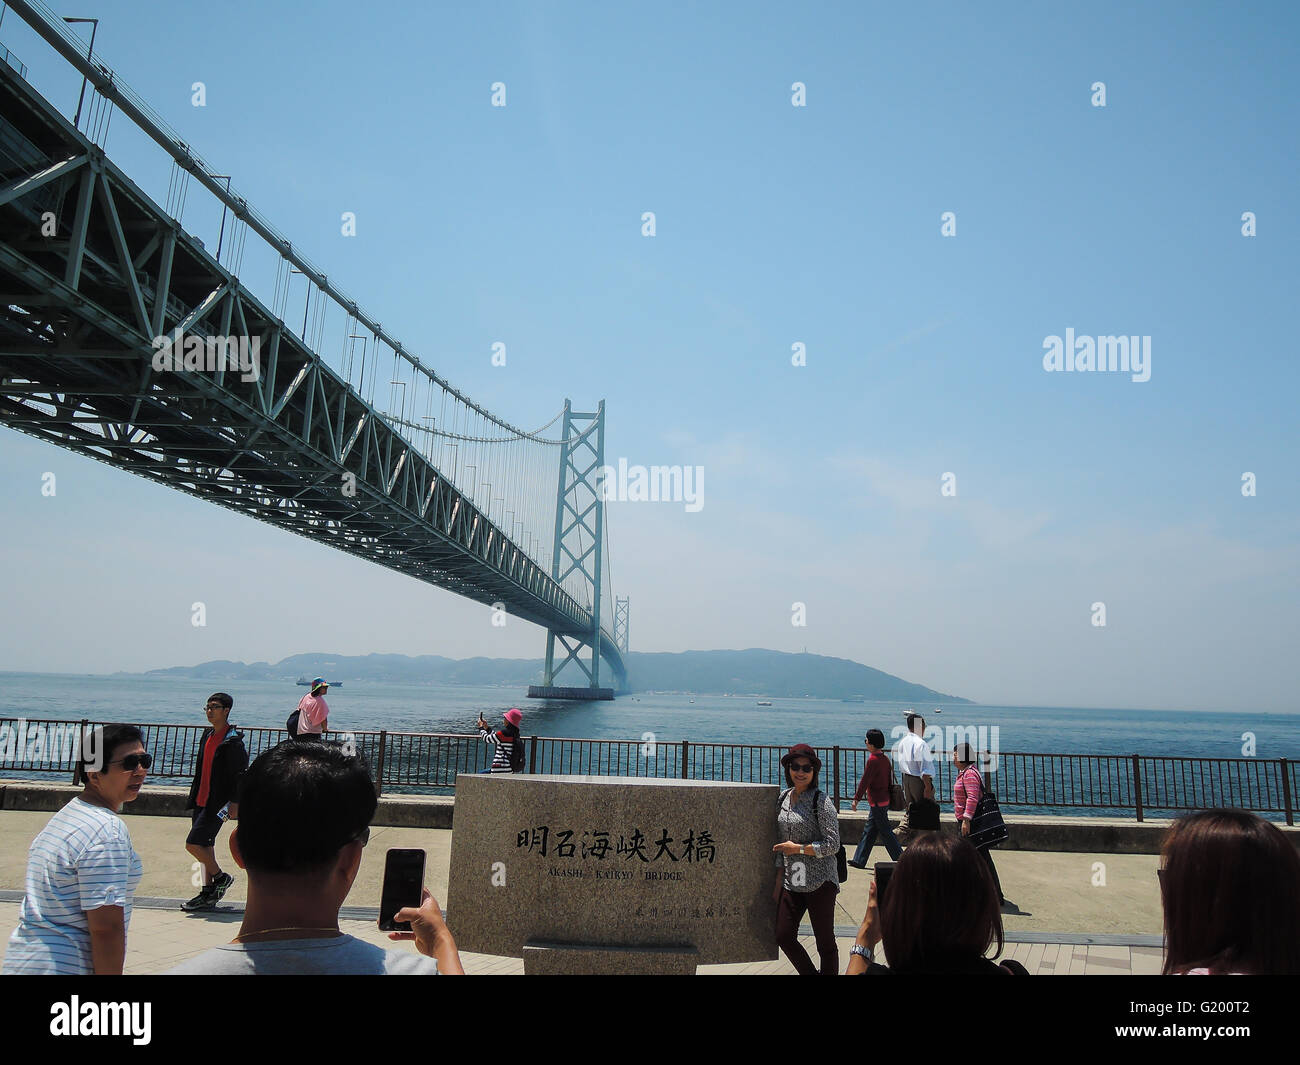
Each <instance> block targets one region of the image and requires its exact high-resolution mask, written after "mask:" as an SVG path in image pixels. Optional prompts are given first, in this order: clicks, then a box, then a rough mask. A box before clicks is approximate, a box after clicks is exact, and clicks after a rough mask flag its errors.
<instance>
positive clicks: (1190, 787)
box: [0, 718, 1300, 825]
mask: <svg viewBox="0 0 1300 1065" xmlns="http://www.w3.org/2000/svg"><path fill="white" fill-rule="evenodd" d="M95 724H98V722H92V721H55V720H35V719H14V718H0V773H2V774H5V775H9V776H12V775H14V774H15V773H21V774H24V775H27V774H40V775H42V776H51V777H56V778H57V777H61V778H62V779H64V780H66V781H72V780H73V778H74V766H75V762H76V753H75V751H76V748H75V737H76V736H77V735H79V734H80V730H82V729H84V728H85V727H87V726H93V725H95ZM20 726H21V727H20ZM139 727H140V730H141V731H142V732H143V733H144V737H145V746H146V747H147V748H148V750H149V752H150V753H151V754H152V755H153V757H154V764H153V766H152V768H151V769H150V771H149V772H150V777H151V778H152V779H154V780H156V781H158V782H160V783H188V782H189V781H190V780H191V779H192V777H193V774H194V767H195V764H196V761H197V758H198V754H199V741H200V739H201V737H202V735H203V726H201V725H172V724H147V725H140V726H139ZM240 729H241V731H242V732H243V734H244V744H245V746H246V747H247V748H248V753H249V757H250V758H256V757H257V756H258V755H259V754H261V753H262V752H263V751H265V750H267V749H268V748H270V747H273V746H275V745H276V744H277V743H281V742H283V741H284V740H286V739H288V734H287V733H286V732H285V730H284V729H276V728H253V727H244V726H240ZM328 738H330V739H332V740H335V741H341V742H345V743H351V744H354V745H355V749H356V751H357V753H358V754H360V755H361V756H363V757H364V758H365V761H366V764H367V765H368V767H369V769H370V774H371V777H372V778H373V779H374V781H375V788H376V790H377V791H378V792H380V793H382V792H383V791H384V790H385V789H388V790H389V791H396V792H405V793H410V792H425V793H428V792H433V793H443V794H446V793H450V792H454V790H455V786H456V775H457V774H458V773H477V772H481V771H482V770H484V769H486V768H487V767H488V765H489V764H490V762H491V753H492V748H491V747H490V746H489V745H488V744H485V743H484V742H483V740H482V738H481V737H480V736H479V735H478V734H477V733H474V734H465V733H434V732H389V731H387V730H380V731H378V732H355V733H340V732H332V733H329V734H328ZM523 742H524V745H525V748H526V757H527V765H526V769H527V772H529V773H545V774H575V775H585V776H629V777H659V778H669V779H678V780H682V779H686V780H728V781H743V782H749V783H761V784H777V785H784V782H785V781H784V774H783V772H782V769H781V764H780V763H781V756H782V755H783V754H784V753H785V751H786V748H784V747H780V746H774V745H765V744H738V743H710V742H705V743H692V742H690V741H688V740H680V741H677V742H674V743H649V742H644V741H640V740H596V739H576V738H570V737H560V736H528V737H523ZM819 756H820V757H821V759H822V771H821V777H820V787H821V788H822V790H824V791H826V792H827V793H828V794H829V795H830V796H831V797H832V798H833V799H834V801H835V803H836V805H837V806H842V805H844V804H846V803H847V802H849V801H850V800H851V799H852V796H853V792H854V790H855V788H856V786H857V782H858V780H859V778H860V777H861V775H862V772H863V770H864V768H865V766H866V759H867V752H866V750H864V749H863V748H860V747H830V748H826V747H822V748H820V749H819ZM935 772H936V777H935V782H934V784H935V793H936V795H937V796H939V797H940V799H941V800H943V799H947V798H950V797H951V795H952V784H953V777H954V775H955V770H954V767H953V766H952V764H951V763H949V762H943V761H937V762H936V764H935ZM984 778H985V781H986V782H987V784H988V786H990V787H991V788H992V789H993V790H994V791H995V792H996V794H997V796H998V801H999V803H1000V804H1001V805H1002V806H1004V807H1007V808H1012V809H1021V810H1025V809H1028V810H1033V809H1041V810H1066V811H1080V812H1084V813H1089V814H1115V813H1132V814H1134V816H1135V817H1136V818H1137V820H1138V821H1141V820H1143V818H1144V816H1145V815H1146V814H1147V813H1148V812H1152V811H1165V812H1179V811H1185V810H1200V809H1205V808H1207V807H1214V806H1240V807H1242V808H1244V809H1247V810H1254V811H1255V812H1256V813H1260V814H1264V815H1276V816H1280V817H1283V818H1285V820H1286V823H1287V824H1288V825H1293V824H1295V814H1296V804H1297V800H1298V799H1300V772H1297V763H1296V761H1294V760H1292V759H1287V758H1174V757H1156V756H1151V755H1140V754H1131V755H1125V754H1026V753H1020V752H1010V753H999V754H998V755H997V756H996V759H995V760H991V761H988V763H987V765H986V767H985V769H984ZM897 779H898V777H897V770H895V780H897Z"/></svg>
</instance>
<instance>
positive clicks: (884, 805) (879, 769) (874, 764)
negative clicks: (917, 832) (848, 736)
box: [849, 728, 903, 869]
mask: <svg viewBox="0 0 1300 1065" xmlns="http://www.w3.org/2000/svg"><path fill="white" fill-rule="evenodd" d="M866 738H867V750H868V751H870V752H871V756H870V757H869V758H868V759H867V768H866V771H865V772H864V773H863V774H862V779H861V780H860V781H858V790H857V791H855V792H854V793H853V809H854V810H856V809H857V808H858V800H859V799H861V798H862V796H863V793H864V792H865V793H866V796H867V806H868V808H869V809H870V810H871V820H870V821H869V822H867V827H866V829H865V830H864V831H863V833H862V839H861V840H859V841H858V849H857V850H856V851H854V852H853V861H851V862H849V865H852V866H856V867H857V868H859V869H865V868H866V867H867V857H868V855H870V854H871V848H872V847H874V846H875V845H876V837H877V835H878V836H879V837H880V840H881V842H882V843H884V845H885V850H887V851H888V852H889V857H890V858H892V859H893V860H894V861H898V859H899V856H900V855H901V854H902V853H903V845H902V844H901V843H899V842H898V837H897V836H895V835H894V830H893V828H891V827H890V824H889V782H890V779H891V778H892V773H891V771H890V765H889V758H888V756H886V754H885V734H884V733H883V732H881V731H880V729H878V728H873V729H870V730H868V732H867V737H866Z"/></svg>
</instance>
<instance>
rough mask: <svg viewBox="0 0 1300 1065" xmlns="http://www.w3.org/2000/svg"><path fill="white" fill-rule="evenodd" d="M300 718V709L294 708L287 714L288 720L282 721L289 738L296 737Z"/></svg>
mask: <svg viewBox="0 0 1300 1065" xmlns="http://www.w3.org/2000/svg"><path fill="white" fill-rule="evenodd" d="M301 719H302V711H301V710H295V711H294V712H293V713H292V714H290V715H289V720H288V721H286V722H285V723H284V727H285V730H286V731H287V732H288V733H289V738H290V739H292V740H296V739H297V738H298V722H299V721H300V720H301Z"/></svg>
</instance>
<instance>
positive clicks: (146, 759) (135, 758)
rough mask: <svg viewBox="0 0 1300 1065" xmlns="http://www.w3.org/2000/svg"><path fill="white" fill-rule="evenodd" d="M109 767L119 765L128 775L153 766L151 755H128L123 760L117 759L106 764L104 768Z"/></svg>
mask: <svg viewBox="0 0 1300 1065" xmlns="http://www.w3.org/2000/svg"><path fill="white" fill-rule="evenodd" d="M110 765H120V766H121V767H122V768H123V769H125V770H126V771H127V772H128V773H134V772H135V771H136V769H138V768H139V769H148V768H149V767H150V766H151V765H153V755H151V754H128V755H127V756H126V757H125V758H119V759H117V760H116V761H114V762H106V763H105V764H104V768H105V769H107V768H108V767H109V766H110Z"/></svg>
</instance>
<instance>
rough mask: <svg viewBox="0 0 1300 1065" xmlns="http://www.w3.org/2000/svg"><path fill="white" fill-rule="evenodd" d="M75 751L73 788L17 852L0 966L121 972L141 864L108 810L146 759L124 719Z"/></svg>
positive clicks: (133, 786)
mask: <svg viewBox="0 0 1300 1065" xmlns="http://www.w3.org/2000/svg"><path fill="white" fill-rule="evenodd" d="M80 757H81V764H80V766H79V768H78V776H79V777H80V780H81V783H82V784H83V788H82V791H81V794H80V795H78V796H77V797H76V798H74V799H73V800H72V801H71V802H69V803H68V805H67V806H65V807H64V808H63V809H62V810H60V811H59V812H58V813H57V814H55V815H54V816H53V817H51V818H50V820H49V823H48V824H46V826H45V828H43V829H42V830H41V832H40V834H39V835H38V836H37V837H36V839H35V840H34V841H33V843H32V845H31V849H30V850H29V851H28V853H27V879H26V884H25V891H24V893H23V904H22V908H21V909H20V910H19V914H18V927H17V928H16V929H14V932H13V935H11V936H10V937H9V944H8V947H7V948H6V950H5V958H4V968H3V972H5V973H6V974H9V973H43V974H48V975H90V974H111V975H117V976H120V975H121V973H122V963H123V960H124V959H125V957H126V929H127V925H128V924H129V923H130V921H131V900H132V898H133V896H134V895H135V889H136V887H137V886H138V885H139V883H140V875H141V872H142V867H141V865H140V856H139V855H138V854H136V852H135V849H134V848H133V847H132V846H131V833H130V832H128V831H127V828H126V823H125V822H124V821H123V820H122V819H121V818H120V817H118V815H117V813H118V811H119V810H120V809H121V808H122V805H123V803H128V802H131V801H132V800H134V799H135V798H136V797H137V796H138V795H139V794H140V788H141V786H142V785H143V784H144V778H145V772H146V770H148V768H149V766H150V765H152V764H153V759H152V758H151V757H150V756H149V755H148V754H147V753H146V751H145V749H144V742H143V737H142V736H141V734H140V730H139V729H138V728H136V727H135V726H134V725H103V726H100V727H97V728H95V729H93V730H91V731H89V732H87V733H86V735H85V737H84V740H83V743H82V750H81V755H80Z"/></svg>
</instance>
